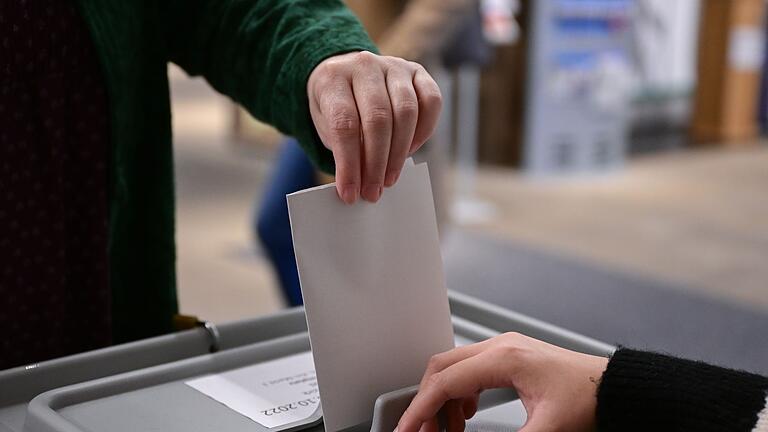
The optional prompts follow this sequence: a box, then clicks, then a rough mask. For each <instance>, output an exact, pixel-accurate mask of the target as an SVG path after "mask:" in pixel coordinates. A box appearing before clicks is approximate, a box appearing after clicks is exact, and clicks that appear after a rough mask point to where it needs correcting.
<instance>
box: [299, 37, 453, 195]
mask: <svg viewBox="0 0 768 432" xmlns="http://www.w3.org/2000/svg"><path fill="white" fill-rule="evenodd" d="M307 92H308V96H309V109H310V113H311V115H312V121H313V122H314V124H315V128H316V129H317V132H318V135H320V139H321V140H322V141H323V144H324V145H325V146H326V147H327V148H328V149H329V150H331V151H332V152H333V157H334V160H335V162H336V188H337V190H338V194H339V197H340V198H341V199H342V200H343V201H344V202H346V203H347V204H351V203H354V202H355V201H357V199H358V197H362V198H363V199H365V200H367V201H370V202H376V201H378V200H379V198H380V197H381V194H382V190H383V188H384V187H389V186H392V185H393V184H395V183H396V182H397V179H398V177H399V176H400V171H401V170H402V168H403V164H404V163H405V159H406V158H407V157H408V156H409V155H411V154H413V153H414V152H415V151H416V150H417V149H418V148H419V147H421V145H423V144H424V142H426V141H427V139H428V138H429V137H430V136H431V135H432V133H433V132H434V130H435V126H436V125H437V121H438V118H439V116H440V110H441V108H442V97H441V95H440V89H439V87H438V86H437V84H436V83H435V81H434V80H433V79H432V77H431V76H430V75H429V74H428V73H427V72H426V70H424V68H423V67H422V66H421V65H419V64H417V63H413V62H409V61H406V60H403V59H400V58H396V57H385V56H379V55H376V54H373V53H370V52H367V51H362V52H353V53H347V54H342V55H337V56H333V57H330V58H328V59H326V60H324V61H323V62H321V63H320V64H319V65H318V66H317V67H316V68H315V69H314V70H313V71H312V74H311V75H310V77H309V80H308V82H307Z"/></svg>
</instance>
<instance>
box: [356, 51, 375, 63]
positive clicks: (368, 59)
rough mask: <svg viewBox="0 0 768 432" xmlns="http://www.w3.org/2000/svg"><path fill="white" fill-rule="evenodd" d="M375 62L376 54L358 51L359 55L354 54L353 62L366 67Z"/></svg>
mask: <svg viewBox="0 0 768 432" xmlns="http://www.w3.org/2000/svg"><path fill="white" fill-rule="evenodd" d="M375 61H376V54H374V53H372V52H370V51H360V52H359V53H357V54H355V62H356V63H358V64H360V65H363V66H367V65H371V64H373V62H375Z"/></svg>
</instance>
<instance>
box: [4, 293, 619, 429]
mask: <svg viewBox="0 0 768 432" xmlns="http://www.w3.org/2000/svg"><path fill="white" fill-rule="evenodd" d="M449 301H450V307H451V313H452V316H453V325H454V331H455V334H456V339H457V343H458V344H466V343H472V342H477V341H481V340H483V339H486V338H490V337H493V336H494V335H497V334H499V333H503V332H508V331H516V332H520V333H523V334H526V335H528V336H531V337H534V338H537V339H541V340H544V341H547V342H550V343H553V344H556V345H559V346H562V347H565V348H569V349H572V350H577V351H581V352H586V353H590V354H596V355H603V356H607V355H610V354H611V352H612V351H613V349H614V347H612V346H610V345H607V344H604V343H601V342H598V341H595V340H593V339H590V338H588V337H585V336H582V335H578V334H575V333H573V332H570V331H568V330H565V329H562V328H559V327H556V326H554V325H551V324H547V323H544V322H541V321H539V320H536V319H533V318H530V317H527V316H524V315H521V314H518V313H515V312H512V311H509V310H506V309H503V308H500V307H497V306H495V305H491V304H489V303H486V302H483V301H480V300H477V299H475V298H472V297H468V296H466V295H463V294H459V293H455V292H450V293H449ZM373 343H375V342H373ZM309 349H310V347H309V338H308V335H307V328H306V321H305V316H304V311H303V309H302V308H295V309H289V310H286V311H282V312H279V313H277V314H274V315H271V316H266V317H260V318H254V319H249V320H244V321H237V322H231V323H224V324H220V325H218V326H210V327H208V328H199V329H195V330H189V331H184V332H179V333H175V334H171V335H165V336H160V337H156V338H152V339H147V340H143V341H138V342H134V343H129V344H124V345H118V346H114V347H109V348H105V349H101V350H96V351H91V352H87V353H82V354H77V355H73V356H69V357H64V358H60V359H55V360H50V361H46V362H41V363H39V364H33V365H28V366H22V367H17V368H12V369H8V370H5V371H0V432H100V431H105V432H106V431H109V432H129V431H130V432H134V431H147V430H163V431H168V432H174V431H179V432H197V431H211V430H216V431H219V432H269V431H276V430H280V431H286V432H288V431H294V430H307V431H311V432H314V431H317V432H320V431H322V430H323V425H322V422H321V418H320V417H319V416H318V418H310V419H308V420H307V421H306V422H303V423H301V424H295V425H289V426H290V427H283V428H280V429H270V428H268V427H265V426H263V425H261V424H260V423H257V422H256V421H253V420H251V419H250V418H247V417H245V416H243V415H241V414H239V413H238V412H236V411H234V410H233V409H230V408H229V407H228V406H225V405H223V404H221V403H219V402H217V401H215V400H213V399H211V398H209V397H206V396H205V395H204V394H203V393H201V392H199V391H197V390H196V389H194V388H192V387H191V386H190V385H187V384H185V383H186V382H187V381H189V380H191V379H195V378H196V377H201V376H206V375H208V374H212V373H220V372H225V371H228V370H232V369H237V368H241V367H244V366H249V365H256V364H259V363H262V362H268V361H271V360H274V359H279V358H284V357H287V356H291V355H296V354H298V353H304V352H307V351H309ZM372 373H375V371H372ZM414 394H415V388H407V389H401V390H397V391H394V392H391V393H387V394H384V395H381V396H380V397H379V398H378V400H377V401H376V404H375V407H373V409H372V411H371V417H370V421H369V422H368V423H366V424H361V425H360V426H358V427H356V428H355V429H357V430H362V431H367V430H370V431H374V432H380V431H381V432H391V431H392V430H393V429H394V427H395V425H396V424H397V421H398V419H399V417H400V415H401V414H402V412H403V411H404V410H405V408H406V407H407V406H408V403H409V402H410V399H411V398H412V397H413V395H414ZM515 399H516V397H515V394H514V392H512V391H511V390H497V391H490V392H486V393H484V395H483V397H482V398H481V403H480V407H481V409H480V411H479V412H478V414H477V416H476V417H477V420H476V422H481V423H482V422H488V423H493V424H496V425H499V426H498V427H502V428H506V429H507V430H516V427H518V426H520V425H521V424H522V422H524V411H522V407H521V406H520V403H519V401H515ZM472 428H473V425H472V424H469V425H468V429H472ZM496 430H498V429H496Z"/></svg>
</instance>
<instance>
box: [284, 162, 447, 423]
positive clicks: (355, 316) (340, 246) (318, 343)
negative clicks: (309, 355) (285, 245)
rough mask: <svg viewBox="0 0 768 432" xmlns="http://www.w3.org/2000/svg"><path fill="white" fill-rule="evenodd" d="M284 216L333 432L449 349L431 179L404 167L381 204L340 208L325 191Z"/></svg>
mask: <svg viewBox="0 0 768 432" xmlns="http://www.w3.org/2000/svg"><path fill="white" fill-rule="evenodd" d="M288 208H289V213H290V217H291V229H292V231H293V244H294V250H295V252H296V263H297V265H298V269H299V279H300V281H301V290H302V294H303V296H304V304H305V308H306V314H307V324H308V326H309V336H310V342H311V345H312V352H313V356H314V359H315V367H316V371H317V379H318V384H319V386H320V398H321V400H322V405H323V422H324V423H325V430H326V431H327V432H337V431H339V430H342V429H345V428H347V427H351V426H356V425H358V424H361V423H364V422H367V421H369V420H371V417H372V415H373V406H374V402H375V400H376V398H377V397H378V396H379V395H381V394H382V393H386V392H389V391H393V390H397V389H400V388H403V387H408V386H412V385H415V384H418V383H419V380H420V379H421V376H422V374H423V373H424V370H425V368H426V365H427V362H428V361H429V358H430V357H431V356H432V355H434V354H436V353H439V352H443V351H446V350H449V349H451V348H453V346H454V345H453V344H454V341H453V328H452V326H451V317H450V311H449V308H448V296H447V292H446V286H445V281H444V276H443V264H442V258H441V256H440V243H439V240H438V234H437V223H436V221H435V208H434V204H433V201H432V190H431V187H430V183H429V173H428V171H427V166H426V164H420V165H414V164H413V162H412V161H410V160H409V161H407V162H406V165H405V167H404V168H403V172H402V174H401V176H400V180H399V181H398V182H397V184H396V185H395V186H393V187H391V188H389V189H386V190H385V191H384V194H383V195H382V197H381V199H380V200H379V202H378V203H375V204H372V203H369V202H365V201H358V202H357V203H355V204H353V205H346V204H344V203H343V202H342V201H341V200H340V199H339V198H338V196H337V193H336V188H335V185H333V184H330V185H325V186H320V187H316V188H312V189H307V190H305V191H301V192H297V193H294V194H290V195H288Z"/></svg>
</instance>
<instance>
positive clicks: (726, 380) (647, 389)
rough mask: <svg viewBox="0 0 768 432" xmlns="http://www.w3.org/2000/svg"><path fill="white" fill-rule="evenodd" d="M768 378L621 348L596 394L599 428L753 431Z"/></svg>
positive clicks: (601, 431) (609, 430)
mask: <svg viewBox="0 0 768 432" xmlns="http://www.w3.org/2000/svg"><path fill="white" fill-rule="evenodd" d="M766 390H768V378H765V377H762V376H759V375H755V374H751V373H747V372H743V371H736V370H730V369H724V368H720V367H717V366H712V365H708V364H706V363H702V362H695V361H690V360H683V359H679V358H674V357H670V356H666V355H662V354H656V353H650V352H643V351H635V350H630V349H626V348H620V349H619V350H618V351H616V353H615V354H614V355H613V357H612V358H611V360H610V362H609V363H608V368H607V369H606V371H605V373H604V374H603V378H602V382H601V383H600V388H599V389H598V394H597V430H598V431H599V432H613V431H629V432H631V431H697V432H709V431H712V432H714V431H718V432H722V431H739V432H741V431H743V432H750V431H752V429H753V427H754V426H755V423H756V422H757V418H758V413H759V412H760V411H761V410H762V409H763V407H764V405H765V401H766Z"/></svg>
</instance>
